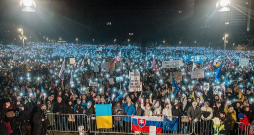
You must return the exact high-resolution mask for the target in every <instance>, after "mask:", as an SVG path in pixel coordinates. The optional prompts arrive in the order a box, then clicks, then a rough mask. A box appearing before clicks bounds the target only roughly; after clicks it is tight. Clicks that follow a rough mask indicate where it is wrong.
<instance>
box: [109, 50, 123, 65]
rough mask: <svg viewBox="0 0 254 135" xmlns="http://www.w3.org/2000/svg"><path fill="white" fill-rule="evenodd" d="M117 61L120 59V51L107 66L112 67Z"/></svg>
mask: <svg viewBox="0 0 254 135" xmlns="http://www.w3.org/2000/svg"><path fill="white" fill-rule="evenodd" d="M119 61H122V57H121V51H120V52H119V53H118V54H117V56H116V58H114V59H113V61H112V62H111V63H110V65H109V66H110V67H112V66H113V65H114V64H115V63H117V62H119Z"/></svg>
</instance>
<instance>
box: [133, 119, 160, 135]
mask: <svg viewBox="0 0 254 135" xmlns="http://www.w3.org/2000/svg"><path fill="white" fill-rule="evenodd" d="M131 124H132V125H131V126H132V131H138V132H145V133H149V131H150V127H156V133H157V134H159V133H162V127H163V117H157V116H150V117H147V116H143V117H139V116H134V117H132V123H131Z"/></svg>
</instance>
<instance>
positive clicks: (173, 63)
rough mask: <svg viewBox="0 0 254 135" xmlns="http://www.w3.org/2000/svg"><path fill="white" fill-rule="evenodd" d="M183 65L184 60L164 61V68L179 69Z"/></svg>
mask: <svg viewBox="0 0 254 135" xmlns="http://www.w3.org/2000/svg"><path fill="white" fill-rule="evenodd" d="M183 65H184V64H183V61H182V60H171V61H162V68H178V67H181V66H183Z"/></svg>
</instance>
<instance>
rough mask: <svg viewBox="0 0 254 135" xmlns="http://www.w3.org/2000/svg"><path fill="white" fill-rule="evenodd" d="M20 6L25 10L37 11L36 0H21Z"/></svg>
mask: <svg viewBox="0 0 254 135" xmlns="http://www.w3.org/2000/svg"><path fill="white" fill-rule="evenodd" d="M19 6H20V7H22V11H23V12H35V8H36V3H35V2H34V0H21V1H20V2H19Z"/></svg>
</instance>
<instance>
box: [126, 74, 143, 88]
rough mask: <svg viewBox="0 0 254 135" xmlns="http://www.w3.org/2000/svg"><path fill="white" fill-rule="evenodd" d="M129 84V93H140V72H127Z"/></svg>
mask: <svg viewBox="0 0 254 135" xmlns="http://www.w3.org/2000/svg"><path fill="white" fill-rule="evenodd" d="M129 77H130V79H131V82H130V84H129V86H130V89H129V92H133V91H142V82H140V72H129Z"/></svg>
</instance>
